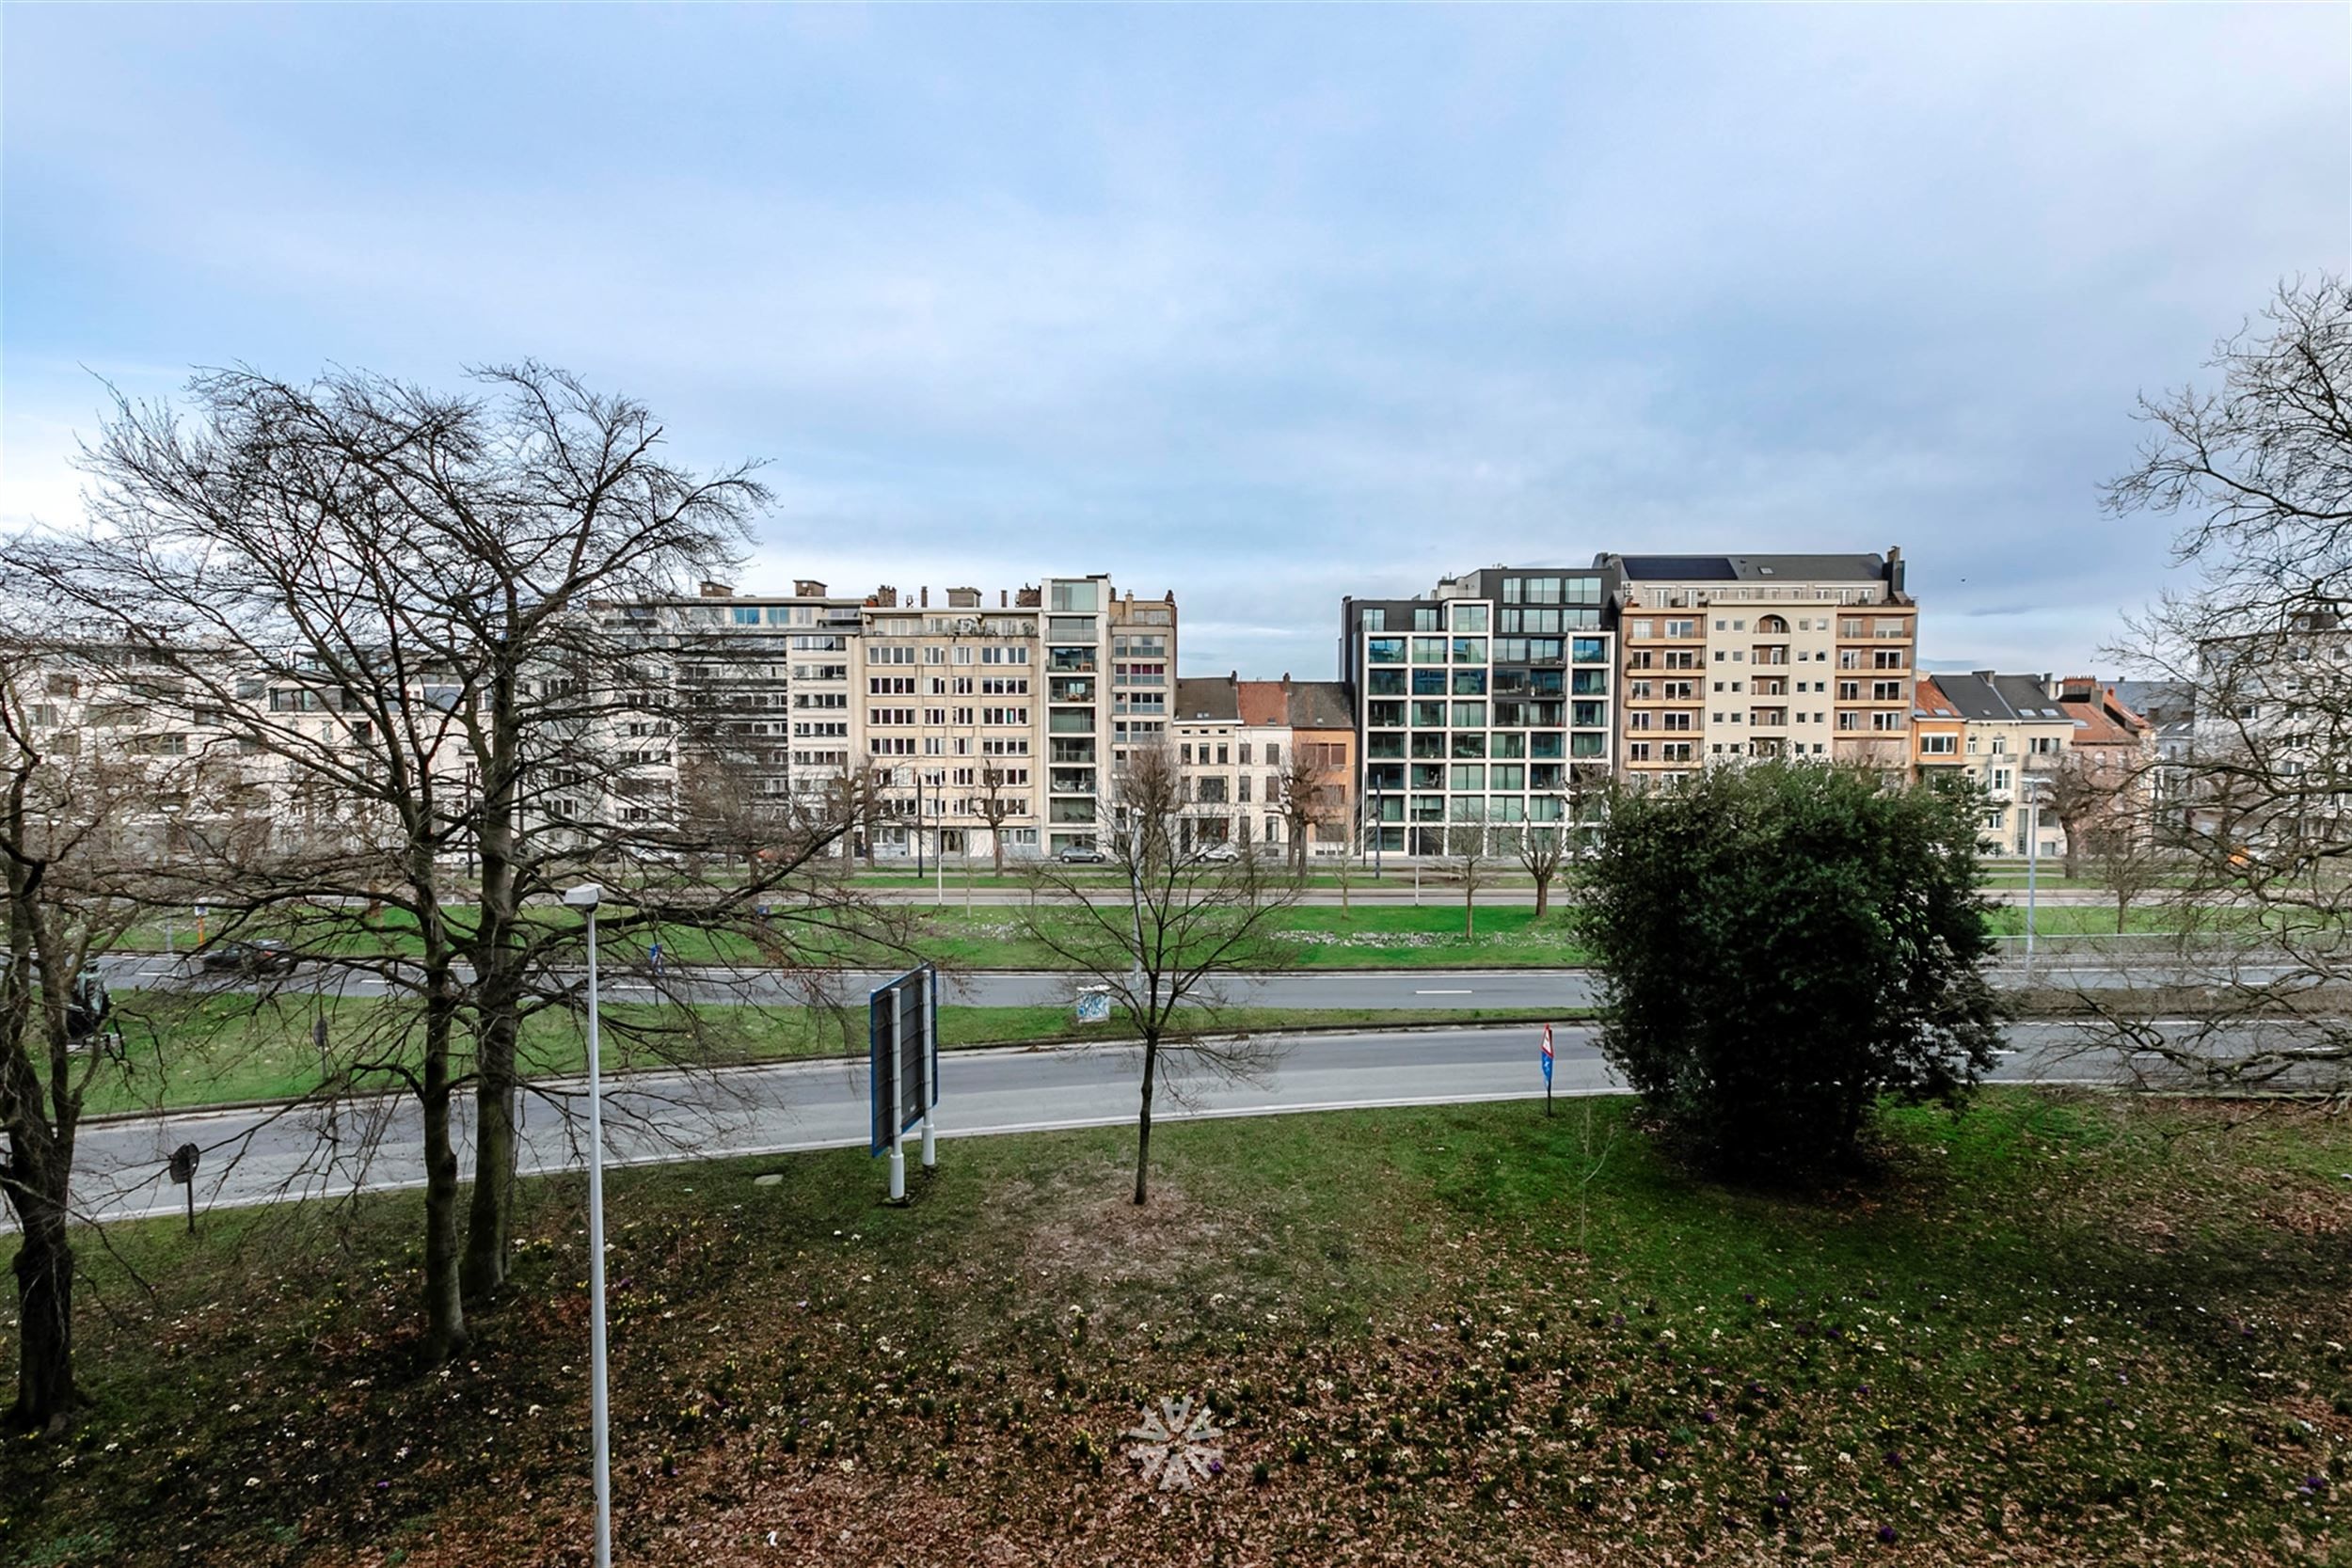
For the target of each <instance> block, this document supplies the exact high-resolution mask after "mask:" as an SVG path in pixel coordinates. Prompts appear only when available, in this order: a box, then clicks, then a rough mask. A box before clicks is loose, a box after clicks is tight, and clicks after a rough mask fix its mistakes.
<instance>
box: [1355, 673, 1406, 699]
mask: <svg viewBox="0 0 2352 1568" xmlns="http://www.w3.org/2000/svg"><path fill="white" fill-rule="evenodd" d="M1364 689H1365V690H1366V691H1368V692H1370V693H1371V694H1372V695H1373V696H1375V697H1402V696H1404V695H1405V672H1404V671H1402V670H1369V671H1366V672H1365V673H1364Z"/></svg>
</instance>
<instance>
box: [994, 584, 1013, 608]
mask: <svg viewBox="0 0 2352 1568" xmlns="http://www.w3.org/2000/svg"><path fill="white" fill-rule="evenodd" d="M1011 606H1012V590H1011V589H1009V588H999V589H998V590H996V608H997V609H999V610H1008V609H1010V608H1011Z"/></svg>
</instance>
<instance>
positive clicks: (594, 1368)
mask: <svg viewBox="0 0 2352 1568" xmlns="http://www.w3.org/2000/svg"><path fill="white" fill-rule="evenodd" d="M602 894H603V890H602V889H601V888H599V887H597V886H596V883H594V882H583V883H581V884H580V886H579V887H576V888H573V889H571V890H570V891H569V892H567V893H565V894H564V903H565V904H567V905H569V906H570V907H571V908H573V909H576V910H579V911H582V912H583V913H585V914H586V915H587V917H588V1339H589V1346H588V1420H589V1424H590V1429H591V1431H592V1433H593V1437H592V1442H593V1444H594V1447H595V1449H596V1568H612V1418H611V1409H610V1407H609V1404H608V1402H607V1399H606V1394H605V1353H604V1086H603V1083H602V1081H601V1079H600V1078H599V1077H598V1075H597V1059H596V1058H597V1045H598V1040H597V1037H596V1026H597V1018H596V901H597V899H598V898H599V897H600V896H602Z"/></svg>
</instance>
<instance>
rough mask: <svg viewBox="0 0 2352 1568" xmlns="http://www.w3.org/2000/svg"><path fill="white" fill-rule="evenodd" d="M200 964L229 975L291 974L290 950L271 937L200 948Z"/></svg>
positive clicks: (292, 950) (292, 958)
mask: <svg viewBox="0 0 2352 1568" xmlns="http://www.w3.org/2000/svg"><path fill="white" fill-rule="evenodd" d="M203 961H204V967H205V968H206V969H207V970H210V971H214V972H215V973H225V974H293V973H294V963H295V961H296V960H295V958H294V949H293V948H291V947H288V946H287V945H286V944H285V943H284V942H279V941H278V940H277V939H276V938H274V937H264V938H262V940H261V941H259V942H221V943H219V944H217V945H215V946H212V947H207V948H206V949H204V960H203Z"/></svg>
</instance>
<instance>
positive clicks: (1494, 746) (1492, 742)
mask: <svg viewBox="0 0 2352 1568" xmlns="http://www.w3.org/2000/svg"><path fill="white" fill-rule="evenodd" d="M1486 739H1487V752H1486V754H1487V755H1488V756H1496V757H1523V756H1525V755H1527V736H1523V735H1495V736H1487V737H1486Z"/></svg>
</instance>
